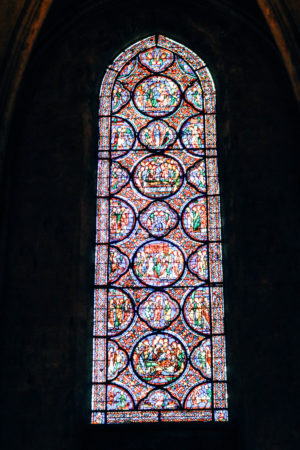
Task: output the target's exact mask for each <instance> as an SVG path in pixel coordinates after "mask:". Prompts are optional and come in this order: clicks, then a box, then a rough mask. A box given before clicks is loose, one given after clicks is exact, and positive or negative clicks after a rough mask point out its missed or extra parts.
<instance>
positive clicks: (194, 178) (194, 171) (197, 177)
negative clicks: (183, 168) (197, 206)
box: [187, 160, 206, 192]
mask: <svg viewBox="0 0 300 450" xmlns="http://www.w3.org/2000/svg"><path fill="white" fill-rule="evenodd" d="M187 180H188V182H189V183H190V184H191V185H192V186H195V187H196V189H197V190H199V191H200V192H205V190H206V180H205V163H204V160H200V161H199V162H197V163H196V164H195V165H194V166H193V167H191V168H190V169H189V170H188V171H187Z"/></svg>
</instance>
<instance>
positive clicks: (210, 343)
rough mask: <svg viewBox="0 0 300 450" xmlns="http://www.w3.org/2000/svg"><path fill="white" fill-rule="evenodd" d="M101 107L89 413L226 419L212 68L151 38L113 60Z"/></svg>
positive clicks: (113, 418)
mask: <svg viewBox="0 0 300 450" xmlns="http://www.w3.org/2000/svg"><path fill="white" fill-rule="evenodd" d="M156 42H157V44H156ZM99 114H100V118H99V161H98V172H97V174H98V175H97V219H96V230H97V231H96V250H95V297H94V324H93V335H94V340H93V380H92V383H93V387H92V405H91V408H92V417H91V421H92V423H94V424H105V423H130V422H190V421H208V422H210V421H216V422H220V421H227V420H228V410H227V408H228V405H227V387H226V386H227V385H226V361H225V338H224V334H223V333H224V324H223V321H224V306H223V289H222V281H223V278H222V276H223V275H222V248H221V220H220V199H219V183H218V166H217V158H216V124H215V120H216V118H215V88H214V83H213V80H212V77H211V75H210V73H209V71H208V69H207V67H206V66H205V64H204V62H203V61H202V60H201V59H200V58H199V57H198V56H197V55H195V54H194V53H193V52H191V51H190V50H188V49H187V48H186V47H184V46H182V45H180V44H178V43H176V42H175V41H172V40H170V39H168V38H166V37H164V36H158V37H157V38H156V37H155V36H152V37H150V38H147V39H144V40H143V41H140V42H138V43H136V44H134V45H133V46H131V47H129V48H128V49H127V50H126V51H125V52H123V53H122V54H121V55H120V56H119V57H118V58H116V60H115V61H114V63H113V64H112V65H111V66H110V68H109V69H108V71H107V72H106V74H105V77H104V80H103V83H102V86H101V90H100V107H99Z"/></svg>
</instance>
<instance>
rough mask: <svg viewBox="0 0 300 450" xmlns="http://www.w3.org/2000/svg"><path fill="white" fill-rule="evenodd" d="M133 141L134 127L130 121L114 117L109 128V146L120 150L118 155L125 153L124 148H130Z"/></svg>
mask: <svg viewBox="0 0 300 450" xmlns="http://www.w3.org/2000/svg"><path fill="white" fill-rule="evenodd" d="M134 141H135V135H134V129H133V127H132V126H131V125H130V123H129V122H128V121H126V120H124V119H120V118H117V117H116V118H114V119H113V120H112V130H111V148H112V150H115V151H118V150H120V152H119V153H118V156H122V155H124V154H125V152H124V150H130V149H131V148H132V146H133V143H134Z"/></svg>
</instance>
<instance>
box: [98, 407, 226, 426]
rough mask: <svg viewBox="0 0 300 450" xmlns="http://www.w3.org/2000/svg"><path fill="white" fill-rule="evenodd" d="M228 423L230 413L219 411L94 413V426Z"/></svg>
mask: <svg viewBox="0 0 300 450" xmlns="http://www.w3.org/2000/svg"><path fill="white" fill-rule="evenodd" d="M213 420H214V421H216V422H227V421H228V411H227V410H226V409H219V410H215V411H214V412H212V411H211V410H205V411H204V410H198V411H122V412H121V411H117V412H93V413H92V420H91V422H92V424H110V423H120V424H121V423H134V422H143V423H145V422H212V421H213Z"/></svg>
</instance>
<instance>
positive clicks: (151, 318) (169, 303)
mask: <svg viewBox="0 0 300 450" xmlns="http://www.w3.org/2000/svg"><path fill="white" fill-rule="evenodd" d="M139 314H140V317H141V318H142V319H143V320H145V321H146V322H147V323H148V325H149V326H151V327H153V328H157V329H162V328H165V327H167V326H169V325H170V323H171V322H172V321H173V320H174V319H175V318H176V317H177V316H178V314H179V307H178V304H177V303H176V302H175V301H174V300H172V299H171V297H170V296H169V295H167V294H165V293H164V292H159V291H158V292H154V293H152V294H151V295H149V297H148V298H147V299H146V300H145V301H143V302H142V303H141V304H140V306H139Z"/></svg>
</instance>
